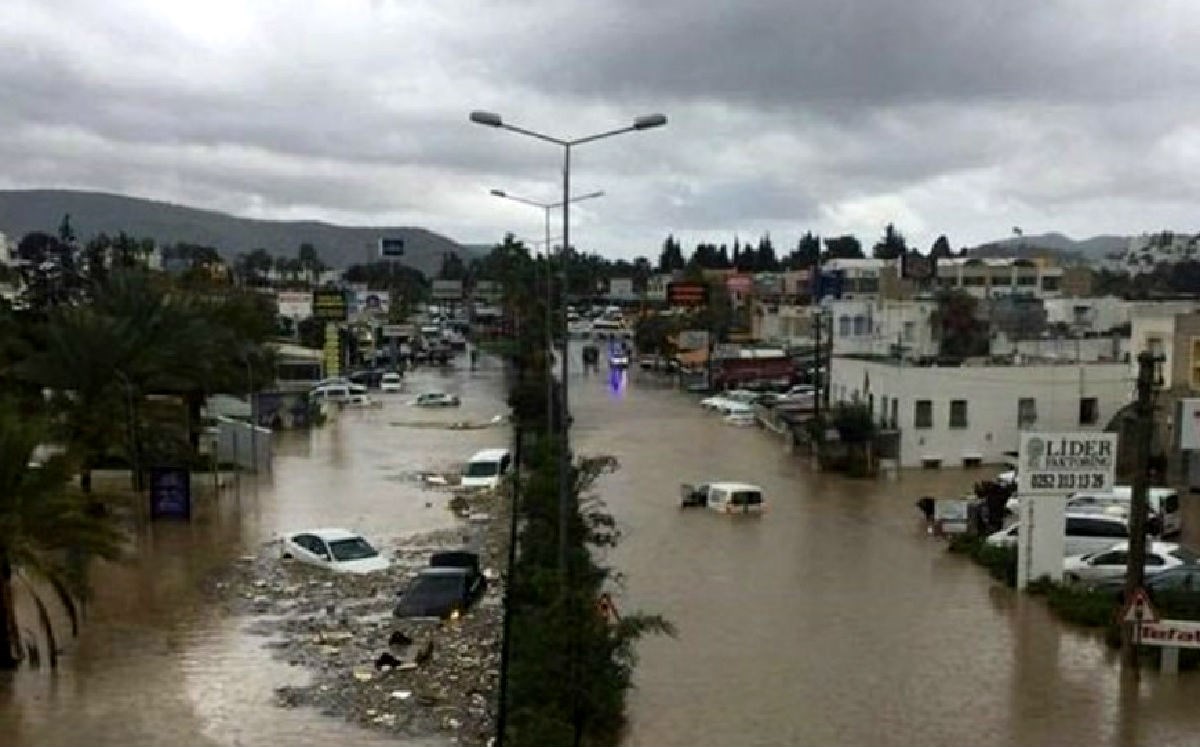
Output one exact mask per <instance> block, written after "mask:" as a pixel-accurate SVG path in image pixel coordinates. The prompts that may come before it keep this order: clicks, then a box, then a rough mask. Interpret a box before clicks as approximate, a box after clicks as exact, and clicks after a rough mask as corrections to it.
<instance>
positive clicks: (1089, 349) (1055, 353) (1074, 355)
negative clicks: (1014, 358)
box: [990, 332, 1129, 363]
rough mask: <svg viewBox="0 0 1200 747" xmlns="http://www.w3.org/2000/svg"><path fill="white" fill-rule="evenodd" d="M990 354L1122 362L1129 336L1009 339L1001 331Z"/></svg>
mask: <svg viewBox="0 0 1200 747" xmlns="http://www.w3.org/2000/svg"><path fill="white" fill-rule="evenodd" d="M990 352H991V354H992V355H1013V354H1017V355H1019V356H1021V361H1022V362H1028V363H1034V362H1037V361H1045V362H1060V363H1061V362H1067V361H1072V362H1073V361H1083V362H1084V363H1096V362H1117V361H1122V362H1123V361H1124V360H1125V356H1127V355H1129V338H1128V337H1116V338H1113V337H1085V338H1078V339H1077V338H1051V339H1045V340H1040V339H1039V340H1015V341H1014V340H1010V339H1008V338H1007V337H1005V336H1004V334H1003V333H999V332H998V333H996V336H995V337H993V338H992V341H991V347H990Z"/></svg>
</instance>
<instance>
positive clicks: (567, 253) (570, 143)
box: [470, 111, 667, 588]
mask: <svg viewBox="0 0 1200 747" xmlns="http://www.w3.org/2000/svg"><path fill="white" fill-rule="evenodd" d="M470 120H471V121H472V122H474V123H476V124H481V125H486V126H488V127H496V128H498V129H502V130H508V131H509V132H515V133H517V134H518V135H525V136H527V137H531V138H534V139H536V140H542V141H544V142H547V143H552V144H553V145H557V146H559V147H561V148H562V149H563V173H562V181H563V195H562V203H561V205H562V214H563V215H562V217H563V230H562V268H561V273H562V276H561V279H560V283H561V285H562V302H561V304H560V306H561V309H560V310H559V312H560V315H559V323H560V325H561V327H562V337H563V350H562V365H561V374H560V377H561V378H562V412H561V423H562V448H561V449H560V456H559V474H558V500H559V506H558V511H559V515H558V549H559V559H558V561H559V570H560V573H561V575H562V580H563V583H564V588H565V582H566V576H567V528H568V526H569V524H568V516H569V514H570V504H571V497H570V489H569V481H570V477H569V476H570V471H571V458H570V455H569V450H568V448H567V432H568V429H569V425H568V420H569V417H570V416H569V410H568V408H567V375H568V352H569V348H570V345H569V344H568V342H569V339H570V338H569V335H568V332H567V263H568V261H569V259H570V257H571V224H570V215H571V212H570V207H571V149H572V148H574V147H575V146H577V145H584V144H585V143H590V142H593V141H596V140H602V139H604V138H607V137H612V136H614V135H621V134H624V133H626V132H636V131H638V130H649V129H652V128H655V127H661V126H662V125H665V124H666V123H667V118H666V116H664V115H662V114H648V115H645V116H642V117H638V118H637V119H635V120H634V121H633V124H630V125H627V126H625V127H620V128H617V129H615V130H609V131H607V132H601V133H597V134H595V135H588V136H587V137H581V138H575V139H573V140H567V139H564V138H557V137H551V136H550V135H545V134H542V133H540V132H535V131H533V130H527V129H525V128H523V127H517V126H515V125H511V124H508V123H506V122H505V121H504V120H503V119H501V117H500V115H499V114H496V113H495V112H486V111H473V112H471V115H470Z"/></svg>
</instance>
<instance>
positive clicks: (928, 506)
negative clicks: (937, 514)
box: [917, 495, 935, 534]
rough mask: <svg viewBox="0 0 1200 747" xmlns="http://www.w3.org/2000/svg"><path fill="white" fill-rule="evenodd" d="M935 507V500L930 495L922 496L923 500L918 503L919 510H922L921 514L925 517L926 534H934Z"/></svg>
mask: <svg viewBox="0 0 1200 747" xmlns="http://www.w3.org/2000/svg"><path fill="white" fill-rule="evenodd" d="M934 505H935V504H934V500H933V498H932V497H930V496H928V495H926V496H922V497H921V499H920V500H919V501H917V508H918V509H920V511H921V514H922V515H923V516H924V517H925V533H926V534H933V507H934Z"/></svg>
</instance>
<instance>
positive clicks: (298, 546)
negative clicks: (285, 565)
mask: <svg viewBox="0 0 1200 747" xmlns="http://www.w3.org/2000/svg"><path fill="white" fill-rule="evenodd" d="M280 556H281V557H282V558H284V559H285V560H298V561H300V562H301V563H308V564H309V565H315V566H318V567H320V568H325V569H328V570H331V571H337V572H339V573H373V572H375V571H382V570H385V569H386V568H387V567H388V565H389V563H388V560H387V558H385V557H383V556H381V555H380V554H379V551H378V550H376V549H375V548H374V547H372V546H371V543H369V542H367V541H366V540H365V539H363V537H362V535H360V534H357V533H356V532H351V531H349V530H347V529H313V530H310V531H307V532H296V533H293V534H289V535H287V536H286V537H284V538H283V542H282V548H281V550H280Z"/></svg>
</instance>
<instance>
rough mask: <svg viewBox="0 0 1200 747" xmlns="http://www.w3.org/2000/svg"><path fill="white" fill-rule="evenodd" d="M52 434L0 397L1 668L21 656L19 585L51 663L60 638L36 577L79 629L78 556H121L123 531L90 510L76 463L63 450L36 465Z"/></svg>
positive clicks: (81, 576)
mask: <svg viewBox="0 0 1200 747" xmlns="http://www.w3.org/2000/svg"><path fill="white" fill-rule="evenodd" d="M47 434H48V430H47V428H46V427H45V422H44V421H43V420H41V419H39V418H37V417H31V416H30V414H29V413H23V412H21V411H20V410H19V409H18V407H17V406H16V404H15V403H14V402H13V401H12V400H11V399H8V398H5V399H4V400H0V669H13V668H15V667H16V666H17V664H18V663H19V662H20V658H21V650H20V646H19V641H20V633H19V630H20V628H19V626H18V622H19V621H18V620H17V616H16V605H15V604H14V600H15V593H14V587H15V584H16V583H17V582H18V581H19V582H21V583H22V584H23V585H24V586H25V587H27V589H28V592H29V594H30V597H31V599H32V600H33V603H34V607H35V608H36V610H37V615H38V620H39V623H40V626H41V628H42V632H43V634H44V635H45V637H46V643H47V648H48V659H49V662H50V665H51V666H55V665H57V663H58V644H57V641H56V638H55V635H54V628H53V625H52V624H51V618H50V611H49V608H48V606H47V604H46V600H45V599H44V598H43V596H42V594H43V591H42V589H41V588H40V586H39V584H38V582H42V583H43V584H45V585H46V586H48V587H49V588H50V589H52V590H53V591H54V593H55V595H56V596H57V597H58V599H59V601H60V602H61V603H62V605H63V608H64V610H65V611H66V613H67V615H68V617H69V618H70V621H71V632H72V635H75V634H77V633H78V625H79V615H78V607H77V605H76V600H79V599H84V598H86V594H87V582H86V578H87V575H86V572H85V569H84V565H83V564H80V563H73V562H71V560H72V558H74V559H78V558H92V557H100V558H105V559H109V560H115V559H116V558H117V557H118V556H119V551H120V546H121V535H120V533H119V532H118V531H117V529H116V527H115V525H114V524H113V522H112V520H111V519H110V518H108V516H107V515H104V514H97V513H95V512H93V511H90V510H89V502H88V500H87V498H86V496H83V495H82V494H80V493H78V492H76V491H73V490H71V489H69V488H68V482H69V480H70V479H71V476H72V474H73V473H74V465H73V464H72V463H71V460H70V459H69V457H68V456H66V455H65V454H63V455H58V456H53V457H51V458H49V459H47V460H46V461H44V462H43V463H42V464H41V465H40V466H31V464H32V462H33V459H34V450H35V449H36V448H37V447H38V445H40V444H42V443H44V439H45V437H46V436H47Z"/></svg>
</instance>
